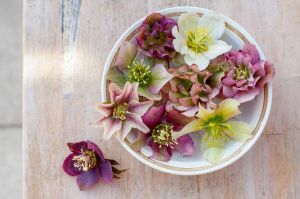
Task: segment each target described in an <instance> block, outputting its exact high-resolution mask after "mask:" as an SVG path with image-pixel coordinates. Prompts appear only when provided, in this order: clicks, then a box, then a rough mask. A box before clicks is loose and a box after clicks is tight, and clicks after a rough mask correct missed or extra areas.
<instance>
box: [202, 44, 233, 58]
mask: <svg viewBox="0 0 300 199" xmlns="http://www.w3.org/2000/svg"><path fill="white" fill-rule="evenodd" d="M230 49H231V46H230V45H228V44H227V43H226V42H225V41H222V40H215V41H214V42H213V43H212V44H211V45H209V48H208V51H207V52H205V53H203V54H204V55H205V57H207V58H208V59H210V60H211V59H214V58H216V57H217V56H219V55H222V54H223V53H226V52H228V51H230Z"/></svg>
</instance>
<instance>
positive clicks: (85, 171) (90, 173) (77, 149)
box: [63, 140, 125, 191]
mask: <svg viewBox="0 0 300 199" xmlns="http://www.w3.org/2000/svg"><path fill="white" fill-rule="evenodd" d="M68 147H69V149H70V151H71V152H72V153H71V154H70V155H68V157H67V158H66V159H65V160H64V163H63V170H64V171H65V172H66V173H67V174H68V175H70V176H77V178H76V182H77V185H78V187H79V189H80V190H81V191H82V190H85V189H87V188H89V187H91V186H92V185H94V184H96V183H97V182H98V181H99V180H100V178H102V179H103V181H104V182H105V183H110V182H111V181H112V179H113V178H119V176H118V174H120V173H121V172H123V171H125V170H118V169H117V168H115V167H114V166H113V165H119V164H118V163H117V162H116V161H115V160H110V159H105V158H104V156H103V153H102V151H101V150H100V148H99V147H98V146H97V145H96V144H94V143H93V142H91V141H89V140H88V141H82V142H77V143H68Z"/></svg>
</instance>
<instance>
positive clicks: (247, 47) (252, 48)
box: [243, 42, 260, 64]
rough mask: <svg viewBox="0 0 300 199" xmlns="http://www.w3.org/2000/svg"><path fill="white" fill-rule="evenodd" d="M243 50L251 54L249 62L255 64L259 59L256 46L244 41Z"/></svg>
mask: <svg viewBox="0 0 300 199" xmlns="http://www.w3.org/2000/svg"><path fill="white" fill-rule="evenodd" d="M243 51H244V52H246V53H247V54H249V55H250V56H251V63H252V64H255V63H257V62H259V61H260V58H259V53H258V51H257V49H256V47H255V46H254V45H252V44H250V43H248V42H247V43H245V44H244V47H243Z"/></svg>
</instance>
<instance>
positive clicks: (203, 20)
mask: <svg viewBox="0 0 300 199" xmlns="http://www.w3.org/2000/svg"><path fill="white" fill-rule="evenodd" d="M224 31H225V23H224V21H223V20H222V19H221V18H220V17H219V16H218V14H216V13H209V14H206V15H204V16H202V17H200V16H199V15H197V14H195V13H185V14H182V15H180V16H179V19H178V27H174V28H173V30H172V33H173V36H174V37H175V39H174V40H173V45H174V48H175V50H176V51H177V52H179V53H180V54H182V55H184V60H185V62H186V63H187V64H188V65H189V66H191V65H192V64H196V65H197V66H198V68H199V70H204V69H206V67H207V66H208V64H209V61H210V60H212V59H214V58H216V57H217V56H219V55H221V54H223V53H225V52H228V51H229V50H230V49H231V46H229V45H227V44H226V42H224V41H222V40H219V38H220V37H221V36H222V35H223V33H224Z"/></svg>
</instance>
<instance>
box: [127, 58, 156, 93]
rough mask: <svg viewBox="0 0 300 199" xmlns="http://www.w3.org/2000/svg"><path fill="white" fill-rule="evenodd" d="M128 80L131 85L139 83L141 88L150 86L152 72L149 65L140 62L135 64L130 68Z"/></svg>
mask: <svg viewBox="0 0 300 199" xmlns="http://www.w3.org/2000/svg"><path fill="white" fill-rule="evenodd" d="M128 68H129V74H128V79H129V81H130V82H131V83H133V82H138V83H139V86H140V87H144V86H148V85H149V83H150V81H151V70H150V66H149V65H144V64H143V63H140V62H133V63H132V65H131V66H128Z"/></svg>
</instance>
